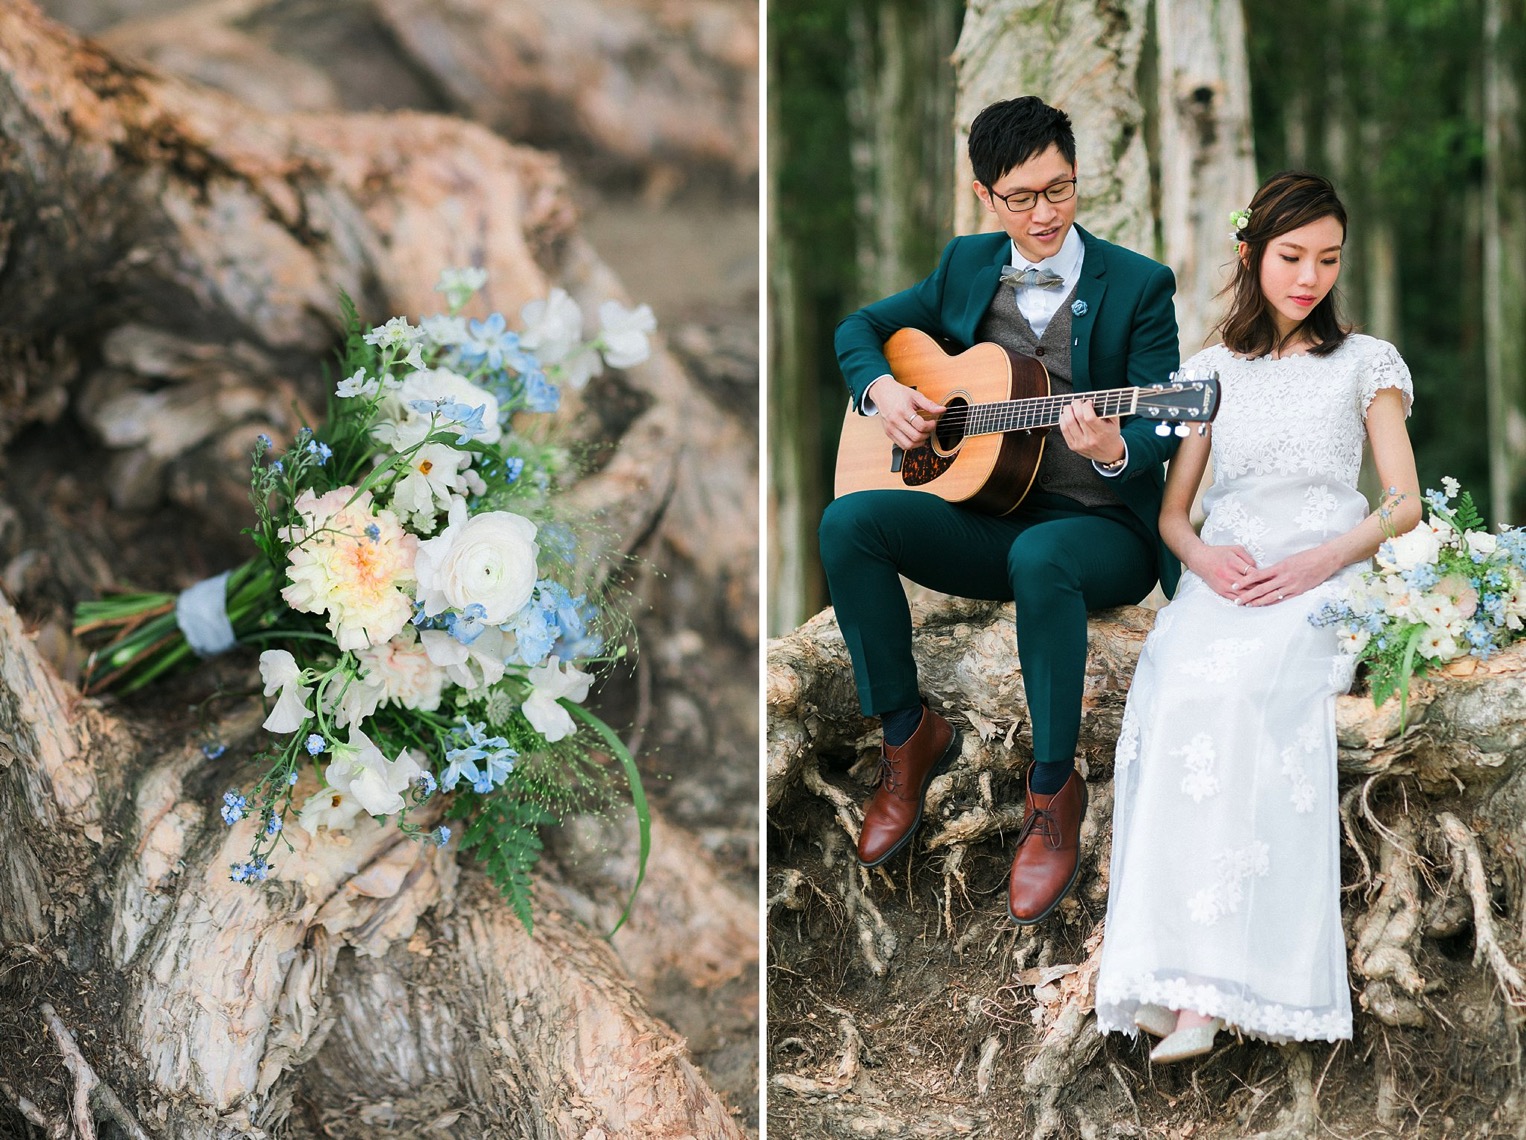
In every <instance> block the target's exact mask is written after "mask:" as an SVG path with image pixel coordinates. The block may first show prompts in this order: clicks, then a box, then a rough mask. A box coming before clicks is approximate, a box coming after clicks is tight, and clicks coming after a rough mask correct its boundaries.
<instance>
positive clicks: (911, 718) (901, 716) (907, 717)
mask: <svg viewBox="0 0 1526 1140" xmlns="http://www.w3.org/2000/svg"><path fill="white" fill-rule="evenodd" d="M921 723H922V706H921V705H913V706H912V707H911V708H909V709H896V710H895V712H888V713H886V714H885V715H884V716H882V717H880V727H881V728H882V729H883V730H884V732H885V746H886V747H887V748H899V747H900V746H901V745H903V744H905V743H906V742H907V741H908V740H910V739H911V737H912V733H914V732H916V731H917V725H919V724H921Z"/></svg>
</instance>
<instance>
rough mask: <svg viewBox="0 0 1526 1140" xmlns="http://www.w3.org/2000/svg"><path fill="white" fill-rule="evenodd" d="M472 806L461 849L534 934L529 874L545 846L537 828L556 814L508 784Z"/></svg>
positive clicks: (555, 820)
mask: <svg viewBox="0 0 1526 1140" xmlns="http://www.w3.org/2000/svg"><path fill="white" fill-rule="evenodd" d="M458 802H459V801H458ZM475 808H476V810H475V812H474V814H473V815H472V818H471V822H470V823H468V824H467V826H466V830H465V833H464V834H463V835H462V836H461V849H462V850H463V851H474V852H475V853H476V857H477V861H478V862H479V863H480V864H481V865H482V869H483V870H484V871H486V872H487V874H488V877H489V878H490V879H492V880H493V882H494V883H496V884H497V885H498V889H499V890H500V891H501V892H502V893H503V897H504V898H505V899H506V900H508V903H509V905H510V906H512V907H513V908H514V913H515V914H517V915H518V916H519V921H520V922H522V923H524V924H525V930H527V931H529V932H531V933H534V930H535V922H534V918H533V914H532V910H531V905H530V904H531V899H530V874H531V872H533V871H534V870H535V864H536V863H538V862H540V855H541V852H542V851H543V850H544V849H545V848H544V844H542V843H541V841H540V835H539V834H538V833H537V829H538V828H540V827H542V826H544V825H545V824H548V823H556V822H558V820H557V817H556V816H554V815H553V814H551V813H550V812H549V811H547V810H546V809H545V808H544V807H542V806H541V805H540V804H538V803H536V802H534V801H533V800H526V799H520V798H518V796H517V795H515V789H511V788H510V787H508V786H505V787H504V788H503V789H502V791H500V792H499V794H498V795H496V796H490V797H488V798H486V799H482V800H479V801H478V802H477V803H476V805H475Z"/></svg>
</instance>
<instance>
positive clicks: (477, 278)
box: [434, 265, 487, 312]
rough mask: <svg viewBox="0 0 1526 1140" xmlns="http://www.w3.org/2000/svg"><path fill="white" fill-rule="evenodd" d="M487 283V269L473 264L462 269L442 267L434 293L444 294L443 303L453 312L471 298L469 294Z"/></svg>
mask: <svg viewBox="0 0 1526 1140" xmlns="http://www.w3.org/2000/svg"><path fill="white" fill-rule="evenodd" d="M486 284H487V270H486V269H482V268H480V267H478V266H475V265H468V266H466V267H465V268H462V269H442V270H441V271H440V283H439V284H438V285H436V286H435V287H434V291H435V292H436V293H444V294H445V303H446V304H447V305H449V306H450V308H451V312H455V311H456V310H457V309H459V308H460V307H461V306H462V305H464V304H466V302H467V301H468V300H470V299H471V295H472V294H473V293H475V292H476V291H477V290H478V289H481V288H482V287H483V286H484V285H486Z"/></svg>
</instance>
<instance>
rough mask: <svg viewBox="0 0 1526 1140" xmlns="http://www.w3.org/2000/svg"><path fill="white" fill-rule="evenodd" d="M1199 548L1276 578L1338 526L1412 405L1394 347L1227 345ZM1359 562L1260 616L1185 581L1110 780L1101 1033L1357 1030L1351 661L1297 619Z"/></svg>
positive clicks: (1146, 662)
mask: <svg viewBox="0 0 1526 1140" xmlns="http://www.w3.org/2000/svg"><path fill="white" fill-rule="evenodd" d="M1183 367H1184V368H1212V369H1215V370H1217V372H1218V373H1219V379H1220V382H1221V384H1222V400H1221V403H1220V407H1219V414H1218V417H1217V419H1216V420H1215V421H1214V425H1213V480H1214V481H1213V486H1212V487H1211V488H1210V489H1209V491H1208V493H1207V495H1206V496H1205V497H1204V500H1203V506H1204V508H1205V510H1206V511H1207V515H1208V517H1207V522H1206V523H1205V524H1204V526H1203V531H1202V537H1203V540H1204V541H1205V542H1208V543H1211V544H1214V545H1229V544H1238V545H1240V546H1243V547H1244V548H1245V549H1246V550H1247V551H1249V552H1250V554H1251V555H1252V557H1254V558H1255V559H1256V562H1257V564H1258V565H1262V566H1265V565H1269V564H1270V563H1272V562H1275V561H1277V560H1278V559H1281V558H1284V557H1286V556H1287V555H1289V554H1292V553H1294V552H1296V551H1299V550H1304V549H1307V548H1309V547H1311V546H1316V545H1318V544H1319V543H1321V542H1324V541H1325V540H1326V539H1329V538H1331V537H1333V536H1335V535H1337V534H1340V533H1342V532H1344V531H1347V530H1350V529H1351V528H1352V527H1354V526H1356V525H1357V524H1358V523H1360V522H1361V521H1362V519H1363V518H1364V517H1366V515H1367V514H1368V513H1369V509H1370V508H1369V507H1368V504H1367V502H1366V501H1365V499H1364V498H1363V497H1362V496H1361V495H1360V494H1358V493H1357V490H1356V481H1357V472H1358V469H1359V468H1360V466H1361V460H1362V446H1363V443H1364V442H1365V439H1366V429H1365V418H1366V410H1367V406H1368V405H1369V404H1370V403H1371V402H1372V399H1373V397H1374V396H1375V395H1376V394H1377V392H1378V390H1379V389H1381V388H1397V389H1399V390H1400V391H1401V392H1402V393H1403V398H1404V406H1405V411H1406V413H1407V412H1408V410H1409V404H1410V400H1411V387H1410V379H1409V370H1408V369H1407V368H1406V367H1405V365H1404V362H1403V360H1401V359H1400V358H1399V354H1398V353H1397V352H1396V351H1395V350H1394V348H1393V346H1392V345H1390V344H1387V343H1386V342H1384V341H1380V340H1375V339H1374V338H1372V337H1369V336H1362V335H1352V336H1351V337H1349V338H1348V339H1347V340H1346V342H1345V343H1344V344H1343V345H1341V347H1340V348H1339V349H1337V350H1336V351H1335V352H1334V353H1332V354H1331V355H1329V356H1327V357H1313V356H1292V357H1287V358H1284V359H1281V360H1271V359H1267V358H1261V359H1256V360H1242V359H1239V358H1237V357H1235V356H1234V355H1232V354H1231V353H1230V352H1229V351H1228V350H1227V349H1225V348H1224V347H1223V346H1222V345H1220V346H1217V347H1214V348H1210V349H1207V350H1205V351H1204V352H1201V353H1199V354H1197V355H1196V356H1194V357H1193V358H1192V359H1191V360H1189V361H1188V362H1187V363H1186V364H1185V365H1183ZM1364 566H1365V564H1360V563H1359V564H1357V565H1356V566H1350V567H1347V568H1346V569H1345V570H1344V571H1342V572H1341V573H1340V574H1339V575H1337V576H1336V577H1335V578H1333V579H1331V580H1330V581H1328V582H1326V583H1324V584H1323V585H1321V586H1320V587H1318V588H1316V589H1314V590H1311V591H1309V592H1308V593H1305V594H1302V595H1298V596H1296V597H1292V598H1289V599H1287V600H1286V601H1284V602H1280V603H1277V604H1275V605H1270V606H1266V607H1261V608H1257V607H1241V606H1236V605H1235V604H1234V603H1232V602H1230V601H1227V600H1225V599H1223V598H1220V597H1219V596H1218V595H1217V594H1215V593H1214V592H1213V591H1212V590H1210V589H1209V588H1208V586H1207V585H1206V584H1205V583H1204V582H1203V581H1202V579H1200V578H1198V577H1197V576H1196V575H1194V574H1192V573H1190V572H1188V573H1184V574H1183V576H1182V582H1181V586H1180V588H1179V589H1178V590H1177V593H1176V597H1175V599H1174V600H1173V601H1172V602H1171V604H1170V605H1168V606H1167V607H1166V608H1165V609H1163V610H1161V611H1160V613H1159V615H1158V616H1157V618H1156V622H1155V628H1154V630H1153V631H1152V632H1151V634H1150V636H1149V638H1148V640H1146V642H1145V646H1144V650H1143V652H1142V654H1141V655H1140V659H1139V666H1138V669H1137V670H1136V671H1135V674H1134V681H1133V685H1132V687H1131V688H1130V691H1129V698H1128V706H1127V709H1126V711H1125V712H1124V717H1123V726H1122V731H1121V733H1120V735H1119V739H1118V750H1117V758H1116V762H1115V768H1114V776H1113V782H1114V796H1115V799H1114V804H1113V853H1112V863H1111V879H1110V883H1109V894H1108V906H1107V926H1106V933H1105V935H1104V942H1103V948H1102V961H1101V965H1100V969H1099V971H1098V975H1097V1024H1098V1028H1099V1029H1100V1030H1101V1031H1102V1032H1108V1031H1111V1030H1121V1031H1123V1032H1126V1033H1130V1034H1133V1033H1135V1032H1136V1030H1135V1028H1134V1011H1135V1009H1136V1008H1137V1007H1138V1006H1139V1004H1140V1003H1151V1004H1155V1005H1163V1006H1166V1007H1168V1008H1171V1009H1192V1010H1196V1011H1198V1012H1199V1013H1204V1014H1208V1015H1210V1016H1216V1017H1222V1018H1224V1019H1225V1020H1226V1021H1227V1022H1229V1023H1230V1024H1232V1025H1235V1026H1238V1027H1239V1028H1240V1029H1241V1030H1242V1031H1243V1032H1245V1033H1248V1034H1251V1035H1254V1036H1256V1037H1262V1038H1266V1039H1268V1040H1272V1041H1288V1040H1299V1041H1307V1040H1328V1041H1333V1040H1336V1039H1338V1038H1346V1037H1350V1036H1351V997H1350V992H1349V987H1348V985H1347V981H1346V943H1345V938H1344V936H1343V934H1342V932H1341V919H1340V858H1339V855H1340V834H1339V824H1338V820H1337V803H1336V783H1335V696H1336V694H1338V693H1342V692H1344V691H1345V690H1346V689H1347V688H1348V687H1349V686H1350V684H1351V672H1352V659H1351V658H1349V657H1346V656H1343V655H1342V654H1340V653H1339V651H1338V650H1337V648H1336V640H1335V632H1334V630H1333V629H1330V628H1328V627H1325V628H1319V627H1315V626H1312V625H1310V624H1309V621H1308V618H1309V615H1310V614H1311V613H1313V612H1315V611H1316V610H1318V609H1319V607H1320V606H1321V605H1322V604H1323V603H1324V602H1325V601H1327V600H1329V599H1330V598H1331V597H1332V596H1333V595H1334V594H1335V593H1336V592H1337V591H1338V590H1339V589H1340V588H1341V587H1342V586H1343V585H1344V584H1345V582H1347V581H1348V580H1349V579H1350V577H1351V576H1352V575H1354V574H1357V573H1359V572H1360V570H1361V569H1363V568H1364Z"/></svg>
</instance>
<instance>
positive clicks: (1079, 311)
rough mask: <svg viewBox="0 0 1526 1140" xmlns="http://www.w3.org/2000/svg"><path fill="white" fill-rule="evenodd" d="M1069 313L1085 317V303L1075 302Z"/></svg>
mask: <svg viewBox="0 0 1526 1140" xmlns="http://www.w3.org/2000/svg"><path fill="white" fill-rule="evenodd" d="M1070 311H1071V312H1072V313H1073V314H1074V315H1075V316H1078V317H1084V316H1086V302H1085V301H1077V302H1076V303H1075V304H1073V305H1071V306H1070Z"/></svg>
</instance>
